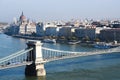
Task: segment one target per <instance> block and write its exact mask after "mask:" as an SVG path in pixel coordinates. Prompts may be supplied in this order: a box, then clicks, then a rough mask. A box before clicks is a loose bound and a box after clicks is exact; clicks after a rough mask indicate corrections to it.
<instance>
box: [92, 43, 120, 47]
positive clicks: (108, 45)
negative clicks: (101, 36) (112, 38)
mask: <svg viewBox="0 0 120 80" xmlns="http://www.w3.org/2000/svg"><path fill="white" fill-rule="evenodd" d="M118 46H120V45H118V44H113V43H105V42H97V43H95V44H93V47H94V48H98V49H109V48H115V47H118Z"/></svg>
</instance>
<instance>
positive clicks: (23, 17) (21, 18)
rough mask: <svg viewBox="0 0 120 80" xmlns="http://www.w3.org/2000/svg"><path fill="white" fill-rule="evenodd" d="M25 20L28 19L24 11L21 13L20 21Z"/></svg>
mask: <svg viewBox="0 0 120 80" xmlns="http://www.w3.org/2000/svg"><path fill="white" fill-rule="evenodd" d="M24 20H26V17H25V16H24V14H23V12H22V14H21V16H20V21H24Z"/></svg>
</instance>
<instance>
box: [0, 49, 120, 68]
mask: <svg viewBox="0 0 120 80" xmlns="http://www.w3.org/2000/svg"><path fill="white" fill-rule="evenodd" d="M32 50H33V48H30V49H25V50H21V51H18V52H16V53H14V54H11V55H9V56H7V57H4V58H1V59H0V70H2V69H7V68H13V67H19V66H24V65H30V64H32V63H33V61H31V60H27V57H28V54H29V55H30V51H32ZM113 52H120V47H117V48H111V49H106V50H96V51H91V52H71V51H61V50H54V49H49V48H45V47H42V55H43V57H42V61H39V62H37V64H44V63H47V62H51V61H55V60H61V59H68V58H76V57H80V56H90V55H99V54H108V53H113Z"/></svg>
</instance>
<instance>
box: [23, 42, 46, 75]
mask: <svg viewBox="0 0 120 80" xmlns="http://www.w3.org/2000/svg"><path fill="white" fill-rule="evenodd" d="M27 46H28V48H33V50H32V51H31V52H29V54H28V55H27V60H29V61H33V63H32V64H31V65H26V68H25V75H26V76H45V75H46V71H45V68H44V61H43V58H42V51H41V50H42V49H41V46H42V43H41V42H40V41H34V40H32V41H28V43H27Z"/></svg>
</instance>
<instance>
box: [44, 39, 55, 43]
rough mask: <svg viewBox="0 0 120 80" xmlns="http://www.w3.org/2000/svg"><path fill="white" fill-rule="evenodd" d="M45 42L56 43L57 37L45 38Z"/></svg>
mask: <svg viewBox="0 0 120 80" xmlns="http://www.w3.org/2000/svg"><path fill="white" fill-rule="evenodd" d="M43 42H45V43H56V40H55V39H44V40H43Z"/></svg>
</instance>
